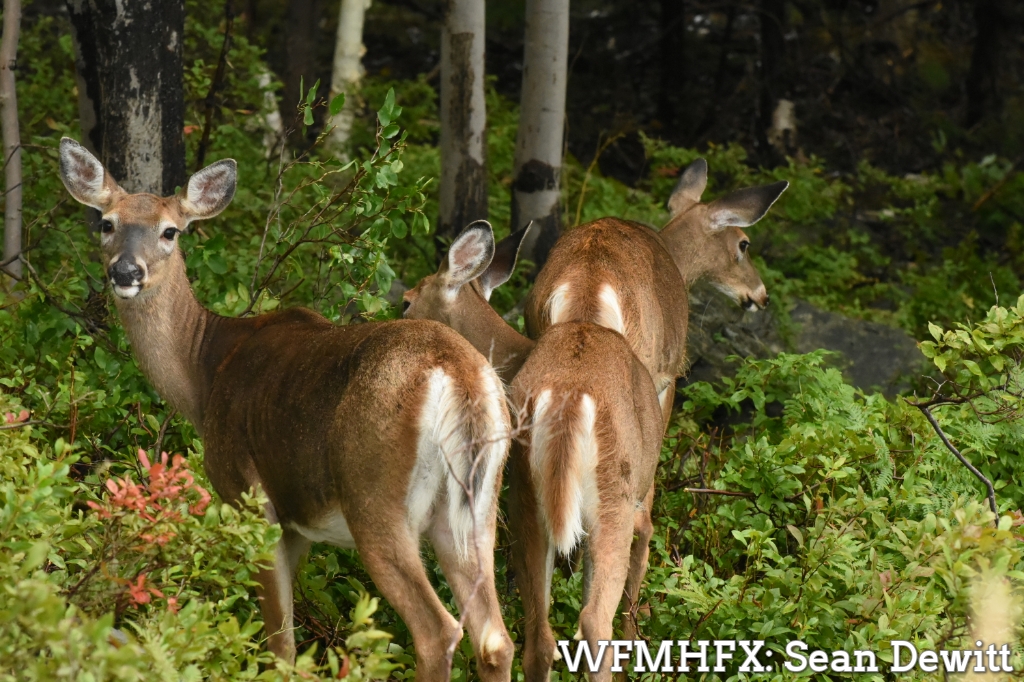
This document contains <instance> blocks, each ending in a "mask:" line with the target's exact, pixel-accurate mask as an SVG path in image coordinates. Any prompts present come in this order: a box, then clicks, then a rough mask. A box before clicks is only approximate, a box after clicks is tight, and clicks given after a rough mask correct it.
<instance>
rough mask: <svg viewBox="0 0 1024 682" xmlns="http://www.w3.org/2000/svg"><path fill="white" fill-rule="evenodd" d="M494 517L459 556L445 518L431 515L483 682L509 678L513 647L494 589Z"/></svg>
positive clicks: (433, 536) (433, 540) (433, 541)
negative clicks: (465, 551)
mask: <svg viewBox="0 0 1024 682" xmlns="http://www.w3.org/2000/svg"><path fill="white" fill-rule="evenodd" d="M497 492H498V491H495V494H494V499H495V500H497ZM495 516H496V515H491V516H490V517H489V520H488V522H487V524H486V526H485V527H482V528H477V529H476V531H477V532H476V538H473V537H470V539H469V552H468V556H465V555H462V554H460V553H459V551H458V548H457V547H456V545H455V538H454V536H453V534H452V530H451V527H450V526H449V525H448V516H447V514H444V513H435V514H434V519H433V524H432V526H431V532H430V538H431V544H433V546H434V551H435V552H436V553H437V559H438V561H439V562H440V564H441V570H442V571H444V575H445V578H447V579H448V584H449V585H450V586H451V588H452V592H453V593H454V595H455V603H456V604H457V605H458V607H459V612H460V613H464V614H465V615H466V620H465V623H466V627H467V628H468V630H469V638H470V640H471V641H472V642H473V652H474V653H475V654H476V665H477V677H478V678H479V679H481V680H485V681H486V682H491V681H494V682H505V681H506V680H508V679H509V678H510V677H511V671H512V655H513V652H514V649H515V647H514V646H513V644H512V638H511V637H509V636H508V631H507V630H506V629H505V622H504V620H503V619H502V617H501V608H500V607H499V605H498V594H497V590H495V587H494V527H495ZM478 551H479V554H477V552H478Z"/></svg>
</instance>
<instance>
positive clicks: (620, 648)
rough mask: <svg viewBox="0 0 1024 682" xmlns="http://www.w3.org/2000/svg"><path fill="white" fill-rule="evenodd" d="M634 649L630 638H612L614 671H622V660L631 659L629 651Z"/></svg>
mask: <svg viewBox="0 0 1024 682" xmlns="http://www.w3.org/2000/svg"><path fill="white" fill-rule="evenodd" d="M632 650H633V641H632V640H628V639H613V640H612V672H613V673H621V672H622V661H628V660H629V652H630V651H632Z"/></svg>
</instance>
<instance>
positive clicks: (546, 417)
mask: <svg viewBox="0 0 1024 682" xmlns="http://www.w3.org/2000/svg"><path fill="white" fill-rule="evenodd" d="M532 407H533V410H532V415H531V417H532V418H531V422H532V429H531V436H530V459H529V461H530V474H531V478H532V481H533V485H534V489H535V490H536V493H537V500H538V503H539V504H540V507H541V515H542V517H543V519H544V522H545V525H546V526H547V531H548V534H549V538H550V540H551V542H552V543H553V544H554V546H555V548H556V549H557V550H558V551H559V552H560V553H562V554H569V553H570V552H572V550H573V549H574V548H575V547H576V545H577V544H579V542H580V540H581V539H582V538H583V536H584V535H585V534H586V528H592V527H593V524H594V523H596V521H597V501H598V492H597V461H598V442H597V424H596V422H597V408H596V405H595V403H594V399H593V398H592V397H591V396H589V395H587V394H576V395H564V394H563V395H557V394H556V395H553V394H552V392H551V391H550V390H544V391H542V392H541V393H540V395H538V396H537V397H536V399H535V400H534V401H533V406H532Z"/></svg>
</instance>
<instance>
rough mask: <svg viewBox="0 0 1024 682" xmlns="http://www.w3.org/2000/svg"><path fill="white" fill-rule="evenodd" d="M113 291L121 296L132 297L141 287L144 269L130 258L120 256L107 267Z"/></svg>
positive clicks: (144, 275)
mask: <svg viewBox="0 0 1024 682" xmlns="http://www.w3.org/2000/svg"><path fill="white" fill-rule="evenodd" d="M107 275H108V276H109V277H110V282H111V283H112V284H113V285H114V293H115V294H117V295H118V296H120V297H121V298H133V297H134V296H135V295H136V294H138V293H139V290H140V289H142V282H143V280H144V279H145V277H146V273H145V271H144V270H143V269H142V268H140V267H139V266H138V264H137V263H135V262H134V261H132V260H128V259H125V258H121V259H119V260H117V261H116V262H115V263H114V264H113V265H111V266H110V268H108V269H107Z"/></svg>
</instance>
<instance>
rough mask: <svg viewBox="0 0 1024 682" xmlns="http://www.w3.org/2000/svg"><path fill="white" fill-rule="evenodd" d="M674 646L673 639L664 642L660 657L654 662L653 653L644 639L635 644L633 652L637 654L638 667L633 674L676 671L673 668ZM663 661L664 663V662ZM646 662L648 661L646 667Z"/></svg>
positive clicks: (659, 649) (659, 652)
mask: <svg viewBox="0 0 1024 682" xmlns="http://www.w3.org/2000/svg"><path fill="white" fill-rule="evenodd" d="M672 644H673V642H672V640H671V639H666V640H665V641H663V642H662V643H661V646H660V647H659V648H658V657H657V658H655V659H654V660H653V661H652V660H651V652H650V650H649V649H648V648H647V642H645V641H644V640H642V639H638V640H637V641H635V642H633V651H635V652H636V666H635V667H634V668H633V672H637V673H646V672H652V673H656V672H659V671H660V672H663V673H670V672H672V671H673V670H674V668H673V667H672ZM663 659H664V662H662V660H663ZM644 661H647V663H646V665H645V664H644Z"/></svg>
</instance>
